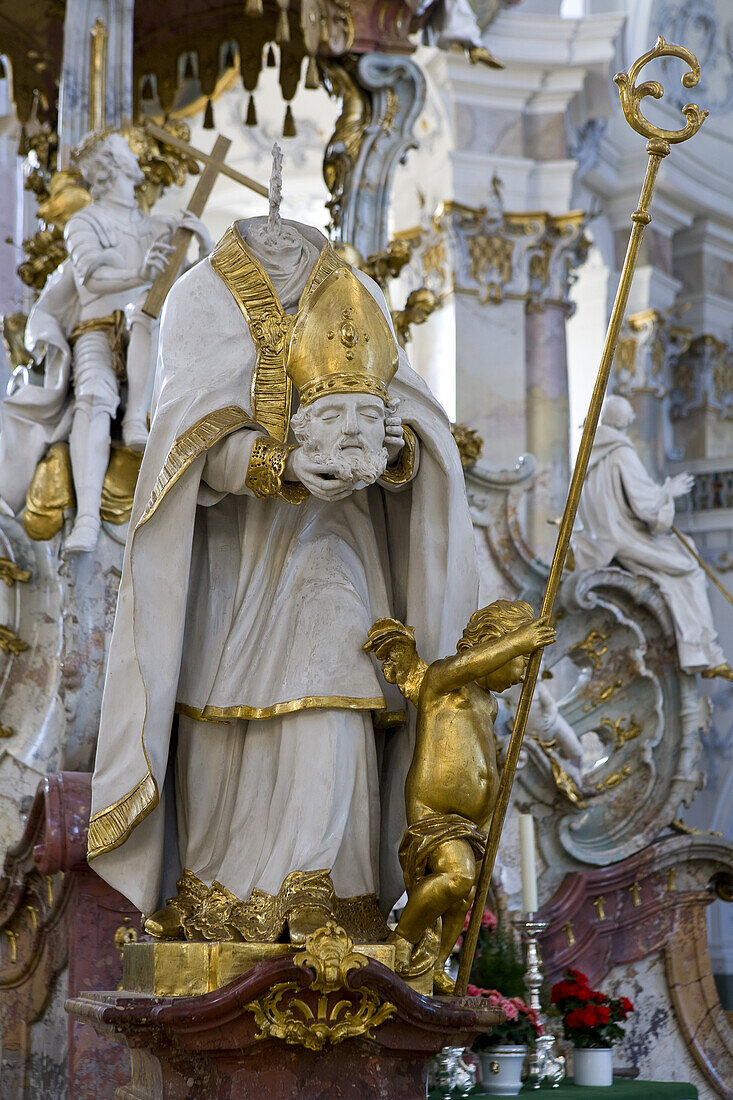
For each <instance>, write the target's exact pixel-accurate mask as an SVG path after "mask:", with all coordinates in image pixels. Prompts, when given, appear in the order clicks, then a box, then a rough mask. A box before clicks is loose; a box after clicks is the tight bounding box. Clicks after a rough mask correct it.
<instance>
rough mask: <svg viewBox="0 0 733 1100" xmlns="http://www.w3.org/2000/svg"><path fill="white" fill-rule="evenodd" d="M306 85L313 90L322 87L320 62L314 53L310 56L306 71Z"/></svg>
mask: <svg viewBox="0 0 733 1100" xmlns="http://www.w3.org/2000/svg"><path fill="white" fill-rule="evenodd" d="M305 86H306V88H310V89H311V90H313V89H314V88H320V86H321V77H320V74H319V72H318V62H317V61H316V59H315V57H314V56H313V54H311V56H310V57H309V58H308V68H307V69H306V71H305Z"/></svg>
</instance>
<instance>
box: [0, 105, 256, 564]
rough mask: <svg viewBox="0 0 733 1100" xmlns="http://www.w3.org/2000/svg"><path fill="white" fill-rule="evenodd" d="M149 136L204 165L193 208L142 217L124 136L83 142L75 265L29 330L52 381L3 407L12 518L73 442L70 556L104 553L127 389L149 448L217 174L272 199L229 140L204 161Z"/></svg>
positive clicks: (4, 490) (139, 440)
mask: <svg viewBox="0 0 733 1100" xmlns="http://www.w3.org/2000/svg"><path fill="white" fill-rule="evenodd" d="M150 129H151V130H152V131H154V136H155V137H157V138H159V139H160V140H161V141H164V142H166V143H167V144H175V145H176V147H178V148H181V147H182V148H183V150H184V151H185V152H186V153H187V154H188V155H189V156H191V157H195V158H196V159H197V160H201V161H203V162H204V164H205V168H204V171H203V172H202V174H201V177H200V179H199V181H198V184H197V186H196V189H195V190H194V193H193V195H192V197H191V200H190V202H189V204H188V208H187V209H186V210H184V211H183V213H182V215H181V216H180V217H176V216H172V215H156V214H152V215H149V214H146V213H144V212H143V210H141V209H140V207H139V205H138V201H137V198H136V187H137V186H138V185H139V184H140V183H141V182H142V179H143V175H142V172H141V169H140V166H139V164H138V161H137V158H136V156H135V155H134V154H133V152H132V151H131V149H130V147H129V146H128V144H127V142H126V140H125V138H124V137H123V136H122V134H120V133H115V132H112V131H110V130H101V131H97V132H96V133H91V134H89V135H87V137H86V138H85V139H84V140H83V141H82V142H81V144H80V145H79V147H78V148H77V150H76V152H75V155H74V161H75V165H76V167H77V168H78V170H79V172H80V173H81V175H82V177H83V179H84V181H85V183H86V185H87V187H88V188H89V192H90V194H91V196H92V201H91V203H90V204H89V205H88V206H86V207H85V208H84V209H82V210H80V211H79V212H78V213H76V214H75V215H74V216H73V217H72V218H70V220H69V222H68V223H67V226H66V231H65V237H66V245H67V249H68V259H67V260H65V261H64V262H63V263H62V264H61V265H60V266H59V268H58V269H57V270H56V272H55V273H54V274H53V275H52V276H51V278H50V279H49V280H48V282H47V284H46V286H45V288H44V290H43V292H42V293H41V295H40V297H39V299H38V301H37V302H36V303H35V305H34V306H33V308H32V310H31V312H30V316H29V318H28V324H27V327H26V344H27V346H28V348H29V350H30V351H31V352H32V354H33V356H34V358H35V359H36V361H37V362H38V361H40V360H41V358H42V357H44V356H45V372H44V383H43V385H42V386H35V385H26V386H23V387H21V388H20V389H18V390H17V391H16V392H14V393H12V394H11V395H9V396H8V397H7V398H6V399H5V401H4V402H3V403H2V405H1V406H0V497H2V499H3V500H4V502H5V503H6V504H7V505H8V506H9V507H10V508H11V509H12V510H13V511H14V512H18V511H20V510H21V509H22V507H23V505H24V503H25V501H26V493H27V491H28V488H29V485H30V484H31V481H32V479H33V477H34V474H35V471H36V467H37V466H38V463H39V462H40V461H41V460H42V459H43V458H44V455H45V454H46V452H47V451H48V450H49V448H50V447H51V446H52V445H53V444H55V443H60V442H62V441H66V440H68V443H69V452H70V460H71V474H72V478H73V488H74V493H75V496H76V506H77V511H76V520H75V523H74V526H73V529H72V531H71V533H70V534H69V536H68V538H67V539H66V542H65V550H66V552H67V553H83V552H87V551H91V550H93V549H94V548H95V546H96V543H97V538H98V535H99V530H100V502H101V499H102V487H103V482H104V478H105V474H106V472H107V467H108V464H109V460H110V429H111V424H112V421H113V419H114V418H115V415H116V413H117V409H118V407H119V405H120V400H121V391H123V387H126V399H125V402H124V404H125V411H124V416H123V420H122V440H123V443H124V445H125V446H126V447H128V448H130V449H132V450H136V451H142V450H143V449H144V448H145V444H146V441H147V435H148V427H147V421H148V414H149V412H150V403H151V395H152V388H153V376H154V369H155V359H156V350H157V327H158V326H157V320H158V318H159V316H160V312H161V310H162V307H163V302H164V301H165V297H166V294H167V293H168V291H169V290H170V288H171V287H172V285H173V283H174V281H175V279H176V278H177V277H178V275H179V274H180V273H181V269H182V267H183V265H184V262H185V258H186V253H187V250H188V246H189V243H190V241H191V238H192V237H196V238H197V240H198V243H199V259H201V258H203V256H205V255H206V254H207V253H208V252H210V251H211V248H212V247H213V241H212V239H211V237H210V235H209V233H208V231H207V230H206V228H205V226H204V225H203V223H202V222H201V221H200V216H201V214H202V213H203V209H204V206H205V203H206V200H207V199H208V196H209V194H210V193H211V190H212V187H213V185H214V182H215V180H216V178H217V176H218V174H219V172H221V171H226V172H227V174H228V175H230V176H232V177H233V178H235V179H236V180H237V181H238V182H240V183H242V184H244V185H245V186H248V187H250V188H252V189H254V190H255V191H257V192H258V193H259V194H263V195H267V190H266V188H264V187H261V186H260V185H259V184H256V183H255V182H254V181H252V180H250V179H248V177H246V176H243V175H241V174H240V173H238V172H234V171H233V170H232V169H229V168H228V166H226V165H224V157H225V156H226V153H227V151H228V149H229V145H230V144H231V143H230V142H229V140H228V139H227V138H223V137H218V138H217V140H216V142H215V144H214V148H213V150H212V152H211V154H207V153H202V152H200V151H199V150H197V149H194V148H192V147H191V146H189V145H187V144H186V143H185V142H182V141H180V139H178V138H176V137H175V136H174V135H172V134H170V133H169V132H168V131H167V130H163V129H160V128H158V127H150ZM123 392H125V391H123Z"/></svg>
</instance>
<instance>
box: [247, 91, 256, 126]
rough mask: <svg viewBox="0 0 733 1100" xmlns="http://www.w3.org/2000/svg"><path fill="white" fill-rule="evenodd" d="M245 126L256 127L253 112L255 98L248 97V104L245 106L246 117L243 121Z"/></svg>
mask: <svg viewBox="0 0 733 1100" xmlns="http://www.w3.org/2000/svg"><path fill="white" fill-rule="evenodd" d="M244 124H245V126H256V125H257V111H256V110H255V97H254V96H253V95H250V97H249V103H248V104H247V117H246V119H245V120H244Z"/></svg>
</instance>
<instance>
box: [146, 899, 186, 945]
mask: <svg viewBox="0 0 733 1100" xmlns="http://www.w3.org/2000/svg"><path fill="white" fill-rule="evenodd" d="M144 927H145V931H146V932H147V933H148V935H149V936H155V938H156V939H157V940H177V939H178V938H179V937H180V935H181V933H182V932H183V929H182V927H181V913H180V910H179V909H178V907H177V906H175V905H164V906H163V908H162V909H158V910H157V911H156V912H155V913H153V914H152V916H149V917H148V919H147V920H146V921H145V926H144Z"/></svg>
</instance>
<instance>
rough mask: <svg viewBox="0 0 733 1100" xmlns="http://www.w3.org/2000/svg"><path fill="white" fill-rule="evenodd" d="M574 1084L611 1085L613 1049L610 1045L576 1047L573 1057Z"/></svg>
mask: <svg viewBox="0 0 733 1100" xmlns="http://www.w3.org/2000/svg"><path fill="white" fill-rule="evenodd" d="M573 1067H574V1068H573V1080H574V1081H575V1084H576V1085H586V1086H588V1085H591V1086H593V1085H601V1086H603V1085H605V1086H608V1085H612V1084H613V1050H612V1049H611V1047H576V1048H575V1054H574V1057H573Z"/></svg>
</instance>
